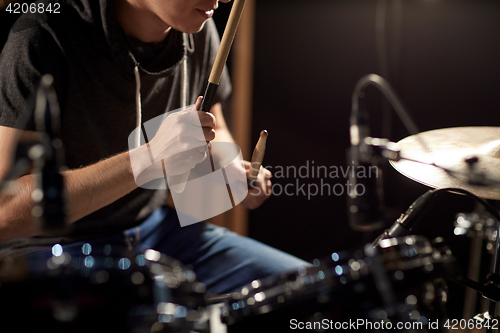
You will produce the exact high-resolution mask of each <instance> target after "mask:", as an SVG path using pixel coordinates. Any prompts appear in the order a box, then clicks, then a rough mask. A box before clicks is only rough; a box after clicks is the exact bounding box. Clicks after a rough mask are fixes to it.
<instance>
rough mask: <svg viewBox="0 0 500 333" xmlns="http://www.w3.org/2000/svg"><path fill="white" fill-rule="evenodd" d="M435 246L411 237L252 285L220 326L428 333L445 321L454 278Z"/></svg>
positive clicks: (445, 253)
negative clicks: (449, 279) (448, 282)
mask: <svg viewBox="0 0 500 333" xmlns="http://www.w3.org/2000/svg"><path fill="white" fill-rule="evenodd" d="M437 247H438V245H436V246H433V245H431V243H430V242H429V241H428V240H427V239H426V238H424V237H419V236H410V237H404V238H391V239H386V240H383V241H382V242H381V243H380V247H378V248H377V249H374V248H373V247H371V246H370V245H367V246H366V247H365V248H363V249H359V250H357V251H354V252H352V251H347V252H340V253H333V254H332V255H331V256H330V257H328V258H324V259H323V260H318V259H316V260H314V261H313V266H312V267H310V268H306V269H302V270H298V271H293V272H289V273H285V274H281V275H278V276H273V277H270V278H267V279H263V280H255V281H253V282H252V283H251V284H249V285H247V286H245V287H244V288H243V289H241V291H240V292H238V293H236V294H234V295H233V297H231V298H230V299H228V300H227V301H226V303H225V307H224V309H223V321H225V322H226V323H227V325H228V329H229V332H256V331H258V330H262V329H265V330H266V331H267V330H268V329H272V330H273V331H274V332H286V331H289V330H290V331H293V330H297V329H300V330H302V329H305V330H310V331H324V330H330V329H351V330H357V331H367V332H385V331H398V332H417V331H418V332H425V331H427V330H428V329H429V323H431V324H432V323H434V322H435V319H439V318H444V317H445V312H444V308H443V305H444V303H445V302H446V298H447V293H446V291H447V288H446V284H445V281H444V278H446V277H447V276H450V275H454V274H456V273H457V272H456V269H457V268H456V265H455V262H454V258H453V257H452V255H451V252H450V251H449V250H448V249H447V248H446V247H445V246H439V247H440V248H439V249H438V248H437ZM443 322H444V321H443ZM432 330H433V331H436V330H435V327H432Z"/></svg>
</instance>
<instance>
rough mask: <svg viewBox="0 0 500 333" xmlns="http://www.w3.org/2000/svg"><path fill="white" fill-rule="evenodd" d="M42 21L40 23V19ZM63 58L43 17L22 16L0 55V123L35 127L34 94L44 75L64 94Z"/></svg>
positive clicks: (21, 127) (18, 126)
mask: <svg viewBox="0 0 500 333" xmlns="http://www.w3.org/2000/svg"><path fill="white" fill-rule="evenodd" d="M40 21H42V22H40ZM64 64H65V61H64V57H63V54H62V51H61V49H60V47H59V44H58V42H57V41H56V40H55V39H54V37H53V35H52V33H51V32H50V31H48V30H47V29H46V28H45V27H44V24H43V18H39V17H36V16H35V17H29V16H21V18H20V19H19V20H18V21H17V22H16V23H15V24H14V26H13V27H12V30H11V32H10V34H9V38H8V40H7V43H6V44H5V46H4V48H3V50H2V53H1V54H0V74H1V75H0V125H2V126H8V127H14V128H18V129H26V130H34V129H35V124H34V119H33V105H34V103H33V100H34V93H35V91H36V88H37V86H38V83H39V82H40V79H41V77H42V76H43V75H45V74H51V75H52V76H53V77H54V88H55V90H56V93H57V95H58V98H61V96H64V94H63V88H62V87H64V80H65V74H64V73H65V70H64Z"/></svg>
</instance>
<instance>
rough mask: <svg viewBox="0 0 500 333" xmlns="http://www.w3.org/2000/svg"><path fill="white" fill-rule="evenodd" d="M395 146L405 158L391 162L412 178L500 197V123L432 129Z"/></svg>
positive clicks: (440, 186) (485, 195)
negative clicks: (499, 124)
mask: <svg viewBox="0 0 500 333" xmlns="http://www.w3.org/2000/svg"><path fill="white" fill-rule="evenodd" d="M394 149H397V150H400V151H401V156H402V157H403V158H405V159H403V160H400V161H397V162H396V161H391V162H390V163H391V164H392V166H393V167H394V168H395V169H396V170H397V171H399V172H400V173H401V174H403V175H404V176H406V177H408V178H410V179H413V180H415V181H417V182H419V183H421V184H424V185H427V186H429V187H432V188H446V187H455V188H461V189H464V190H467V191H469V192H471V193H474V194H475V195H477V196H479V197H481V198H484V199H493V200H500V127H486V126H485V127H453V128H444V129H437V130H432V131H428V132H423V133H420V134H417V135H412V136H409V137H407V138H404V139H403V140H401V141H399V142H398V143H397V144H396V146H395V147H394ZM407 159H411V160H407ZM471 171H473V172H471ZM478 176H479V177H478ZM477 178H479V179H477ZM474 179H476V181H474Z"/></svg>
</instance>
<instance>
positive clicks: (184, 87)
mask: <svg viewBox="0 0 500 333" xmlns="http://www.w3.org/2000/svg"><path fill="white" fill-rule="evenodd" d="M182 45H183V48H184V52H183V55H182V64H181V66H182V70H181V96H180V97H181V107H182V108H185V107H186V106H187V105H188V88H189V83H188V81H189V80H188V66H187V59H188V53H189V52H193V51H194V41H193V36H192V35H191V34H186V33H183V34H182ZM130 56H131V57H132V59H133V60H134V63H135V66H134V76H135V114H136V118H135V119H136V120H135V128H136V129H137V130H136V133H135V148H137V147H139V146H140V145H141V133H142V130H141V127H142V104H141V74H140V72H139V63H138V62H137V60H135V57H134V56H133V54H132V53H130Z"/></svg>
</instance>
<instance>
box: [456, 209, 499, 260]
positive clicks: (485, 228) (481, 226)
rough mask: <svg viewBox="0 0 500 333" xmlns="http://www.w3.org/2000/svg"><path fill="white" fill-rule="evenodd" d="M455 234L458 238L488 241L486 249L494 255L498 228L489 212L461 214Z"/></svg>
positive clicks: (458, 217) (457, 218)
mask: <svg viewBox="0 0 500 333" xmlns="http://www.w3.org/2000/svg"><path fill="white" fill-rule="evenodd" d="M454 226H455V229H454V231H453V233H454V234H455V235H457V236H461V235H467V236H468V237H470V238H477V239H480V240H482V239H484V240H486V249H487V250H488V252H489V253H490V254H493V253H494V250H495V242H496V236H497V227H496V222H495V219H494V217H493V216H492V215H491V214H490V213H488V212H484V211H483V212H480V213H478V212H473V213H459V214H457V216H456V219H455V222H454Z"/></svg>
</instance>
